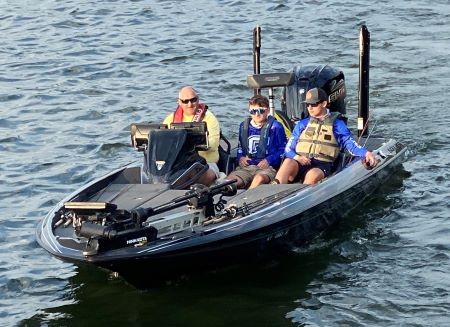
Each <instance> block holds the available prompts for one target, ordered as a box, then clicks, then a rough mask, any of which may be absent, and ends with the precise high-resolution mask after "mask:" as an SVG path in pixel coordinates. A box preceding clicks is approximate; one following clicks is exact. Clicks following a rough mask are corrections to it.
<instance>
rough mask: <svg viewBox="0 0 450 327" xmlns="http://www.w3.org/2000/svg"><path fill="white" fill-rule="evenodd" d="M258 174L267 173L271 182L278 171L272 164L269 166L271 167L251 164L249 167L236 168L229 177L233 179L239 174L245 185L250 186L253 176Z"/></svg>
mask: <svg viewBox="0 0 450 327" xmlns="http://www.w3.org/2000/svg"><path fill="white" fill-rule="evenodd" d="M256 174H264V175H266V176H267V177H269V183H270V182H272V181H273V180H274V178H275V175H276V174H277V171H276V170H275V169H273V167H272V166H269V168H259V167H258V166H255V165H250V166H247V167H238V168H236V170H235V171H233V172H232V173H231V174H230V175H229V178H228V179H231V178H232V177H233V176H237V177H239V178H240V179H242V180H243V181H244V185H245V187H248V186H250V184H251V183H252V180H253V177H255V175H256ZM230 177H231V178H230Z"/></svg>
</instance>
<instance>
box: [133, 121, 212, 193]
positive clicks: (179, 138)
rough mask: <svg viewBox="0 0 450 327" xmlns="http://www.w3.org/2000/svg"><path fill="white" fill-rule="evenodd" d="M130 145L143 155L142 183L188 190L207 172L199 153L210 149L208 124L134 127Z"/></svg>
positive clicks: (188, 123) (193, 123)
mask: <svg viewBox="0 0 450 327" xmlns="http://www.w3.org/2000/svg"><path fill="white" fill-rule="evenodd" d="M131 143H132V145H133V146H134V148H135V149H136V150H138V151H143V152H144V165H143V168H142V176H141V177H142V182H143V183H144V184H145V183H149V184H168V185H169V188H172V189H186V188H188V187H189V186H190V185H192V184H194V183H195V182H196V181H197V180H198V179H199V178H200V176H201V175H202V174H204V173H205V172H206V171H207V170H208V165H207V164H206V161H205V159H203V158H202V157H201V156H200V155H199V154H198V152H197V151H205V150H208V148H209V143H208V130H207V127H206V123H205V122H184V123H172V124H171V125H170V128H168V126H167V125H164V124H132V125H131Z"/></svg>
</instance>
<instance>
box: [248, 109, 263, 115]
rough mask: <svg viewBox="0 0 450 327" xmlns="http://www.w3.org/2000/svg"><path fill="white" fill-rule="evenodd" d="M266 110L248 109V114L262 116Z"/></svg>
mask: <svg viewBox="0 0 450 327" xmlns="http://www.w3.org/2000/svg"><path fill="white" fill-rule="evenodd" d="M266 110H267V108H255V109H249V110H248V112H249V113H250V115H256V114H258V115H262V114H263V113H265V112H266Z"/></svg>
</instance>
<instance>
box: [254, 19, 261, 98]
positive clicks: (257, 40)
mask: <svg viewBox="0 0 450 327" xmlns="http://www.w3.org/2000/svg"><path fill="white" fill-rule="evenodd" d="M260 53H261V27H260V26H259V25H256V27H255V28H254V29H253V74H259V73H260V63H261V62H260ZM257 94H261V90H260V89H255V95H257Z"/></svg>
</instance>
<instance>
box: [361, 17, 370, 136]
mask: <svg viewBox="0 0 450 327" xmlns="http://www.w3.org/2000/svg"><path fill="white" fill-rule="evenodd" d="M369 59H370V33H369V30H368V29H367V26H366V25H362V26H361V29H360V32H359V101H358V136H366V135H367V131H368V130H369V122H368V119H369V66H370V63H369Z"/></svg>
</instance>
